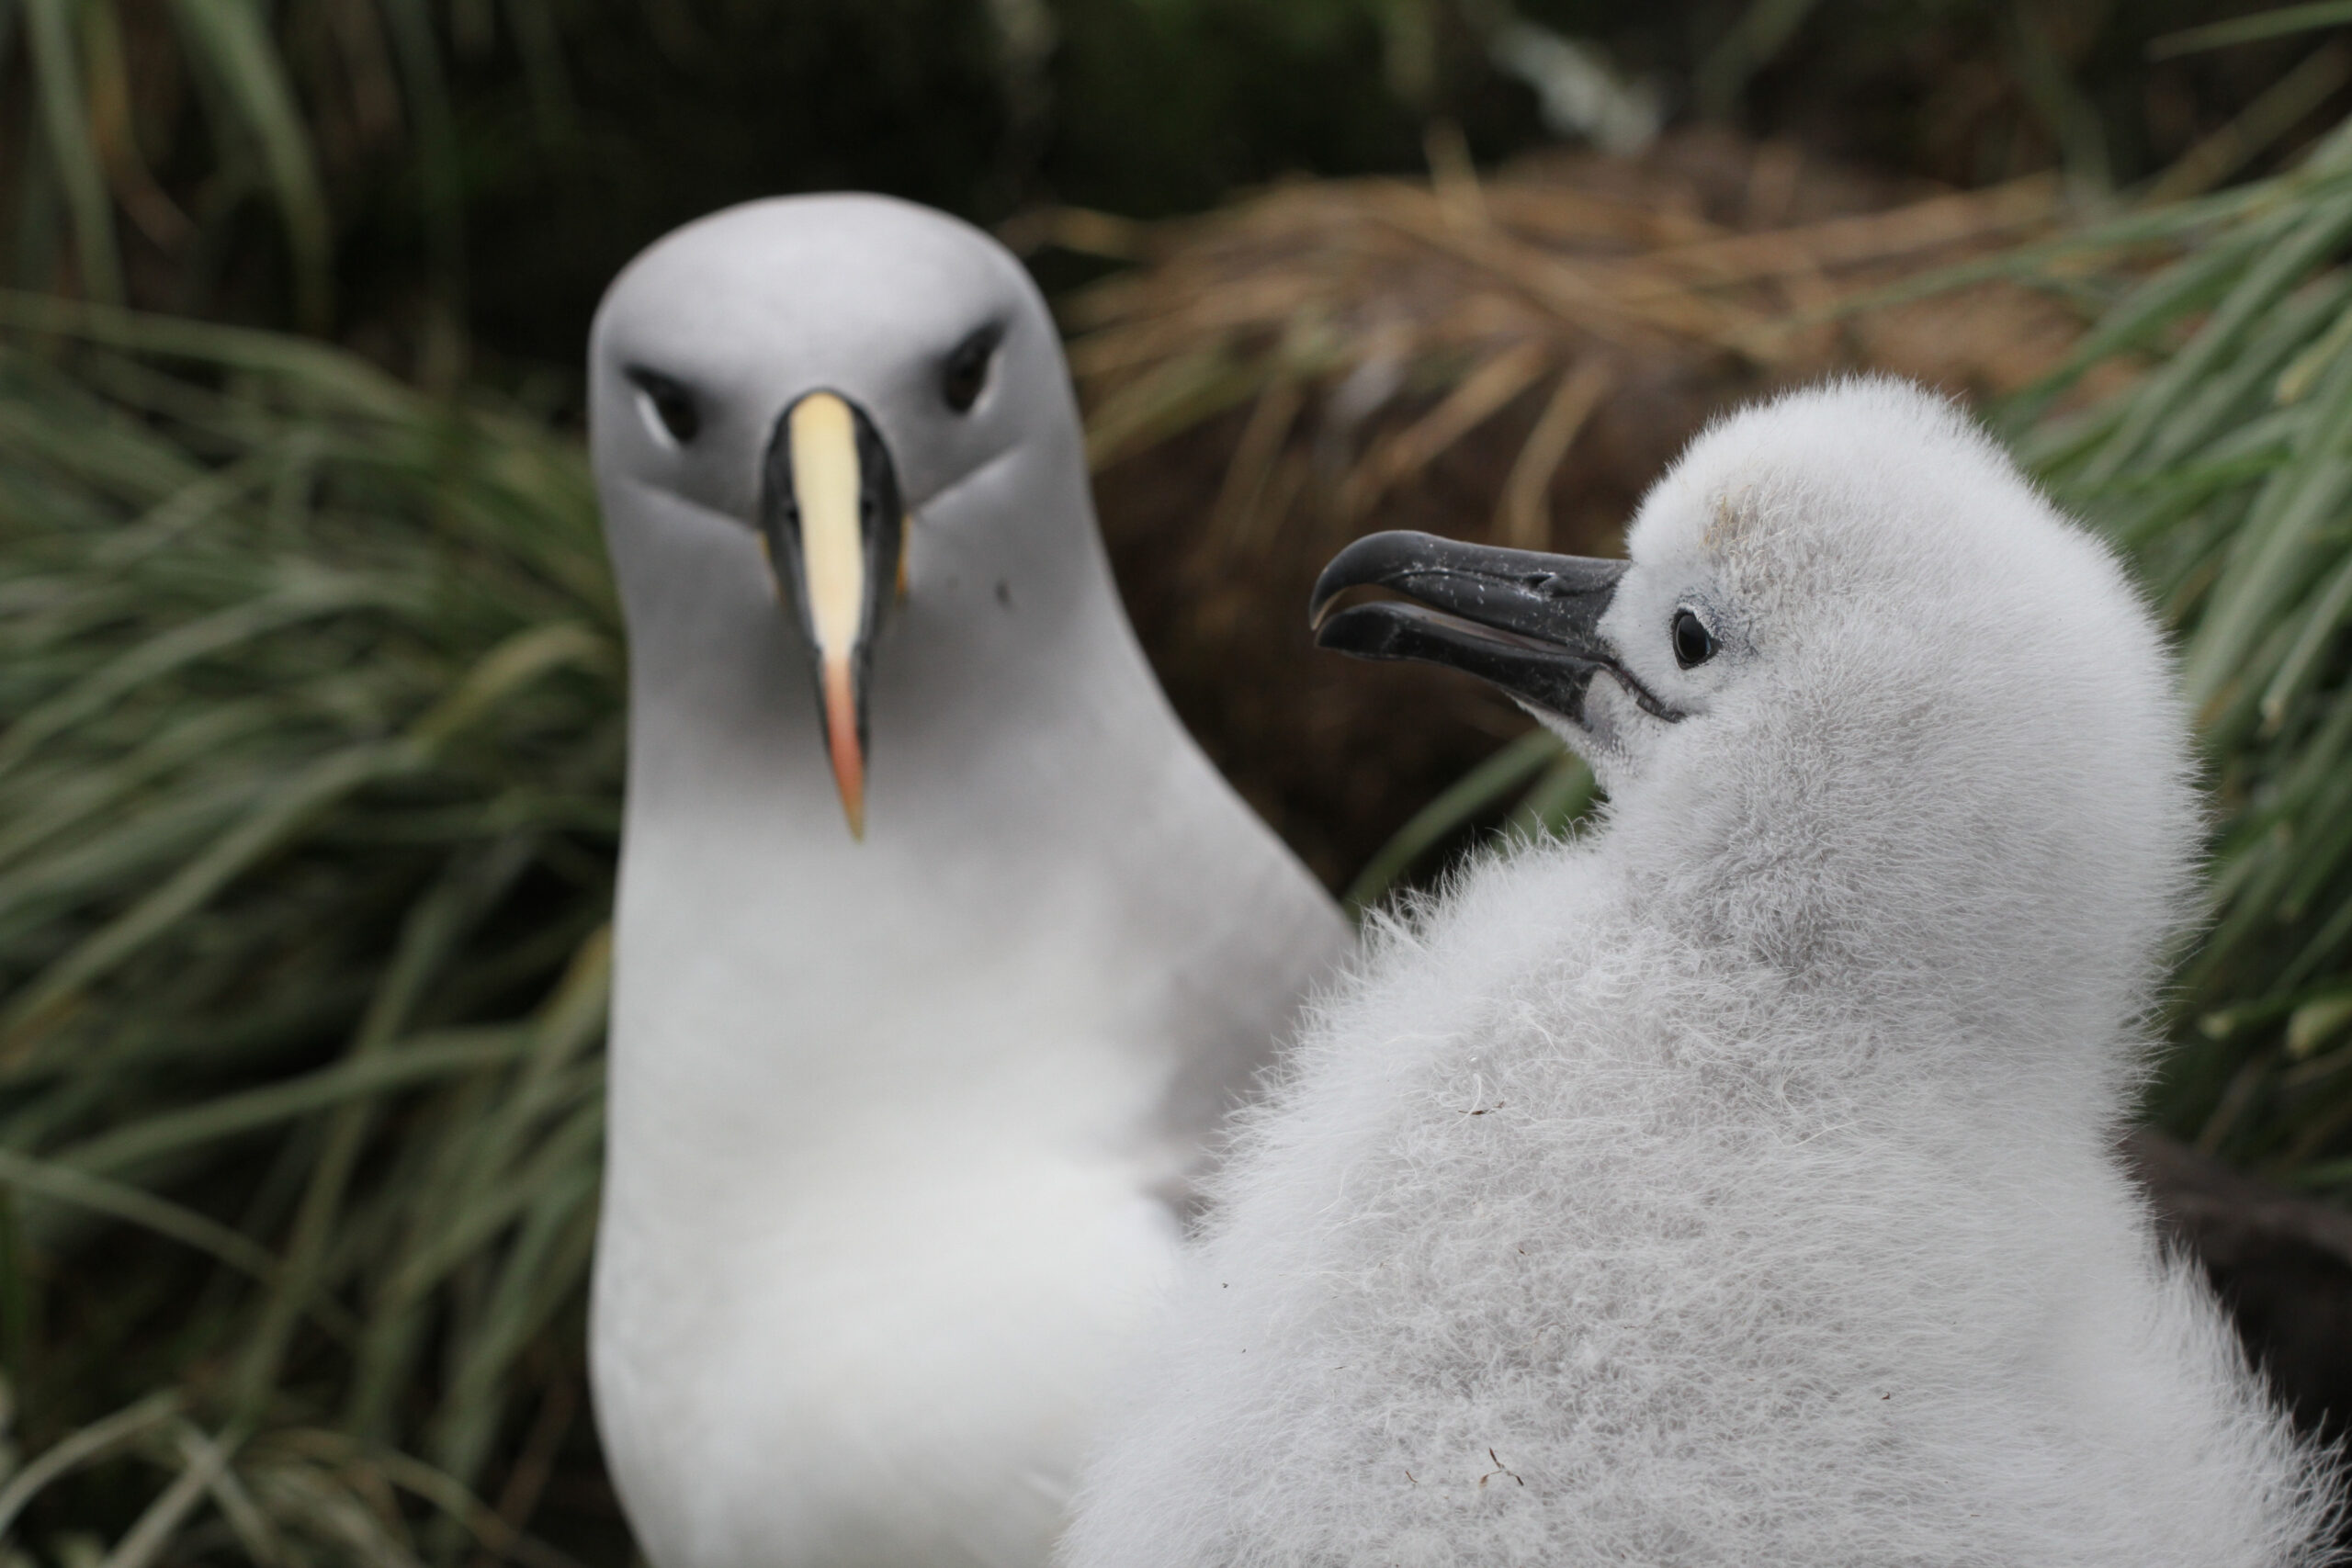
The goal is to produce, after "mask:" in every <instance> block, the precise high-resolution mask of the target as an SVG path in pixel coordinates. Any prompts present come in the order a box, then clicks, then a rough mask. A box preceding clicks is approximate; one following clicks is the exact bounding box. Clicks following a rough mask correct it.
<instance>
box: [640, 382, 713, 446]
mask: <svg viewBox="0 0 2352 1568" xmlns="http://www.w3.org/2000/svg"><path fill="white" fill-rule="evenodd" d="M628 378H629V381H630V384H631V385H633V386H635V387H636V388H637V389H638V390H639V391H640V392H642V393H644V394H645V400H646V401H647V402H649V403H650V404H652V405H653V413H654V417H655V418H657V419H659V420H660V421H661V422H662V429H664V430H666V431H668V432H669V433H670V439H671V440H673V441H674V442H676V443H677V444H678V445H679V446H685V445H686V444H687V443H688V442H691V441H692V440H693V439H694V438H695V435H697V434H700V433H701V430H702V412H701V411H700V410H699V409H697V408H695V395H694V394H693V393H692V392H690V391H688V390H686V388H685V383H684V382H683V381H679V380H676V379H675V378H672V377H668V376H664V375H662V372H660V371H659V370H648V369H646V368H644V367H642V366H639V367H635V368H633V369H631V370H630V371H629V373H628Z"/></svg>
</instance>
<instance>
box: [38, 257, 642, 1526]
mask: <svg viewBox="0 0 2352 1568" xmlns="http://www.w3.org/2000/svg"><path fill="white" fill-rule="evenodd" d="M621 682H622V669H621V657H620V652H619V641H618V631H617V624H616V610H615V606H614V604H613V601H612V599H611V595H610V590H609V587H608V584H607V581H606V575H605V567H604V562H603V558H602V551H601V547H600V545H599V542H598V538H597V533H596V525H595V513H594V492H593V489H592V486H591V484H590V481H589V479H588V476H587V473H586V466H585V464H584V462H583V461H582V457H581V454H580V453H579V451H578V449H577V447H576V446H574V445H572V444H571V443H570V442H568V441H565V440H563V439H560V438H559V437H557V436H555V435H553V434H550V433H548V431H546V430H544V429H542V428H540V427H538V426H537V425H536V424H534V423H531V422H529V421H527V420H525V419H522V418H520V417H518V416H515V415H513V414H510V413H506V412H499V411H497V410H493V409H487V408H481V407H474V406H468V405H465V404H459V403H449V402H439V401H434V400H426V399H424V398H422V397H420V396H419V395H417V394H415V393H413V392H412V391H410V390H408V389H405V388H403V387H401V385H399V384H398V383H396V382H393V381H391V380H390V379H388V378H384V377H382V376H380V375H379V374H377V373H375V372H373V371H372V370H370V369H368V367H365V366H363V365H361V364H360V363H358V362H357V361H355V360H353V359H350V358H348V357H346V356H345V355H340V354H338V353H335V352H334V351H331V350H327V349H324V348H321V347H318V346H315V345H311V344H301V343H297V342H293V341H291V340H286V339H281V338H276V337H271V336H266V335H263V334H254V333H236V332H232V331H225V330H220V329H214V328H206V327H199V326H197V325H194V324H190V323H186V322H173V321H158V320H154V319H149V318H139V317H133V316H129V315H125V314H123V313H120V312H114V311H105V310H83V309H80V308H75V307H69V306H65V305H62V304H60V303H58V302H56V301H51V300H44V299H34V298H30V297H23V296H14V297H0V716H5V721H6V728H5V730H0V985H5V990H4V991H0V1191H4V1192H5V1194H6V1201H5V1204H0V1365H5V1367H6V1372H7V1386H8V1388H9V1390H10V1391H11V1392H12V1393H13V1399H12V1401H11V1409H10V1411H9V1415H10V1416H11V1419H12V1421H13V1424H14V1427H15V1433H14V1442H15V1445H16V1446H15V1449H14V1450H13V1451H12V1453H11V1454H10V1455H9V1456H7V1463H8V1466H9V1468H8V1469H7V1470H6V1471H0V1532H6V1535H7V1536H8V1539H10V1540H14V1541H16V1542H18V1543H20V1544H21V1545H26V1546H29V1548H30V1549H31V1550H32V1551H35V1552H37V1553H40V1554H41V1555H44V1556H47V1557H49V1558H51V1559H52V1560H55V1561H58V1562H74V1561H76V1560H78V1559H79V1558H82V1557H91V1556H92V1555H93V1554H94V1553H95V1554H96V1557H94V1558H93V1560H94V1561H96V1559H97V1558H103V1560H104V1561H105V1562H106V1563H107V1565H108V1568H141V1565H142V1564H144V1563H148V1562H163V1561H185V1560H190V1559H193V1558H206V1557H210V1556H214V1555H219V1554H220V1552H223V1551H229V1552H231V1554H232V1555H243V1556H246V1557H249V1558H251V1559H252V1560H254V1561H255V1562H265V1563H279V1562H285V1563H297V1562H313V1561H317V1562H327V1561H343V1560H346V1559H352V1560H367V1561H370V1562H409V1561H412V1560H414V1559H415V1558H417V1557H419V1556H420V1555H422V1556H432V1557H445V1558H446V1557H447V1556H449V1555H450V1554H451V1553H453V1552H456V1551H458V1550H460V1548H462V1547H465V1545H466V1543H467V1542H468V1541H469V1540H478V1541H481V1542H484V1543H486V1544H488V1545H489V1546H492V1547H495V1548H498V1549H501V1550H504V1551H510V1552H516V1551H519V1552H520V1553H522V1554H523V1555H526V1556H532V1555H537V1556H539V1557H546V1556H547V1555H548V1553H547V1551H546V1550H545V1549H543V1548H537V1547H534V1546H532V1545H531V1544H529V1543H528V1542H526V1541H523V1540H521V1539H520V1537H519V1536H518V1533H517V1530H516V1529H515V1527H516V1526H517V1525H518V1524H519V1523H520V1522H521V1520H522V1518H523V1517H525V1516H527V1514H528V1513H529V1511H530V1506H531V1504H532V1502H533V1501H534V1498H533V1497H532V1496H530V1495H523V1494H517V1493H515V1492H514V1489H513V1488H512V1487H511V1486H510V1488H509V1495H508V1496H507V1497H505V1498H504V1499H503V1501H504V1502H505V1504H506V1507H505V1510H504V1514H503V1517H502V1515H501V1514H500V1513H499V1512H496V1511H493V1510H491V1509H488V1508H485V1507H484V1506H481V1505H480V1504H478V1503H476V1502H474V1501H473V1500H472V1497H471V1494H470V1491H469V1488H470V1487H471V1486H472V1485H473V1484H474V1483H476V1482H477V1481H478V1480H479V1478H481V1476H483V1475H484V1474H486V1473H488V1472H489V1469H490V1467H491V1465H492V1461H493V1459H504V1458H506V1457H508V1450H509V1449H511V1448H512V1446H513V1444H514V1441H515V1436H514V1434H515V1431H516V1430H517V1428H518V1427H520V1426H522V1425H526V1424H527V1423H526V1420H525V1417H526V1416H527V1412H528V1406H529V1404H530V1402H531V1401H532V1399H533V1397H534V1396H535V1394H536V1395H538V1396H540V1397H542V1398H546V1399H554V1400H557V1401H560V1402H569V1403H568V1404H565V1405H564V1408H565V1409H567V1410H569V1409H571V1408H575V1407H576V1403H577V1402H576V1398H575V1397H574V1390H575V1386H576V1377H577V1373H576V1371H575V1369H574V1366H573V1364H572V1363H573V1362H574V1361H575V1360H576V1357H574V1356H569V1355H551V1354H549V1353H548V1337H549V1335H550V1333H551V1331H553V1332H555V1333H556V1334H557V1336H558V1337H559V1338H560V1337H561V1335H562V1334H564V1333H568V1332H571V1330H570V1329H568V1328H567V1326H566V1325H568V1324H569V1323H570V1322H571V1317H572V1315H573V1314H574V1313H575V1309H576V1306H577V1303H578V1301H579V1299H580V1295H581V1285H582V1280H583V1277H584V1271H585V1267H586V1261H587V1258H588V1253H589V1248H590V1244H591V1240H592V1237H593V1234H594V1217H595V1195H596V1183H597V1160H598V1150H599V1144H600V1139H601V1133H602V1115H603V1104H602V1059H601V1053H600V1050H599V1046H600V1043H601V1037H602V1029H603V1019H604V1009H605V977H606V972H607V968H608V947H607V941H606V937H605V915H606V909H607V908H608V905H609V898H610V881H611V866H612V856H613V848H614V844H615V841H616V834H617V802H618V797H619V784H620V768H621V757H622V728H621V726H622V708H621V695H622V687H621ZM541 1425H543V1426H544V1425H545V1423H542V1424H541ZM555 1438H560V1431H559V1432H557V1433H556V1434H555V1436H554V1438H547V1439H546V1441H547V1442H552V1441H554V1440H555ZM543 1446H544V1444H543ZM124 1456H128V1457H130V1458H132V1459H135V1460H137V1461H141V1462H140V1463H139V1464H137V1465H125V1464H121V1463H101V1462H100V1461H111V1460H116V1459H119V1458H121V1457H124ZM537 1462H538V1470H539V1473H540V1475H541V1478H543V1476H544V1470H545V1456H544V1454H542V1455H540V1456H539V1459H538V1461H537ZM93 1466H96V1468H95V1469H93V1468H92V1467H93ZM528 1489H529V1488H528V1487H527V1486H526V1492H527V1491H528ZM94 1519H95V1520H99V1521H104V1522H105V1523H104V1529H105V1531H106V1532H107V1533H103V1534H101V1535H99V1536H97V1537H96V1538H92V1537H89V1536H87V1535H85V1534H81V1533H77V1532H79V1531H83V1530H86V1529H88V1528H89V1521H91V1520H94Z"/></svg>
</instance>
